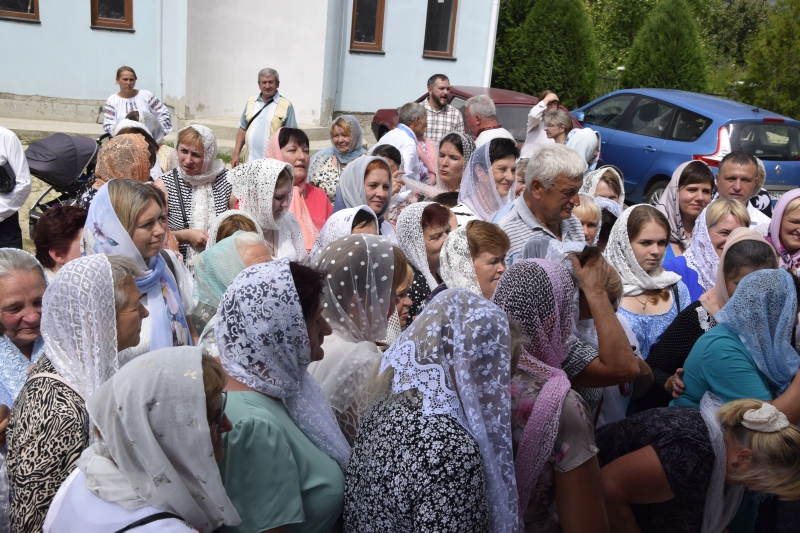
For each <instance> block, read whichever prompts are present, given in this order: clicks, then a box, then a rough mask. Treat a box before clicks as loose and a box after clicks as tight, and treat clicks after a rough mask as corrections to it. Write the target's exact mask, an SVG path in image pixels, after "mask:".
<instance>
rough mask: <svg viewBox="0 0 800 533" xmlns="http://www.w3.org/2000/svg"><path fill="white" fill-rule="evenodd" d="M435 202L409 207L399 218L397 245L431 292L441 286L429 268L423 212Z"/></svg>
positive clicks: (418, 203) (415, 204)
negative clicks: (423, 278) (423, 227)
mask: <svg viewBox="0 0 800 533" xmlns="http://www.w3.org/2000/svg"><path fill="white" fill-rule="evenodd" d="M433 203H435V202H417V203H414V204H411V205H409V206H408V207H406V208H405V209H403V212H402V213H400V216H399V217H397V227H396V228H395V229H396V231H397V244H398V245H399V246H400V248H401V249H402V250H403V252H404V253H405V254H406V257H407V258H408V262H409V263H411V264H412V265H413V266H414V268H416V269H417V270H419V271H420V272H422V275H423V276H425V281H427V282H428V288H429V289H430V290H433V289H435V288H436V287H438V286H439V283H438V282H437V281H436V278H435V277H434V276H433V274H432V273H431V268H430V267H429V266H428V252H427V251H426V250H425V233H424V231H423V229H422V212H423V211H424V210H425V208H426V207H428V206H429V205H431V204H433Z"/></svg>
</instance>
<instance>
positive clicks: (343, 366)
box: [308, 235, 395, 441]
mask: <svg viewBox="0 0 800 533" xmlns="http://www.w3.org/2000/svg"><path fill="white" fill-rule="evenodd" d="M316 266H317V268H318V269H320V270H324V271H326V272H327V273H328V275H327V280H326V282H325V289H324V291H323V296H322V306H323V311H322V316H323V317H324V318H325V320H326V321H327V322H328V324H329V325H330V326H331V328H332V329H333V333H332V334H331V335H329V336H328V337H325V342H324V343H323V344H322V349H323V350H324V351H325V358H324V359H323V360H322V361H318V362H314V363H311V365H309V367H308V372H309V374H311V376H312V377H313V378H314V379H315V380H316V382H317V383H319V386H320V387H321V388H322V392H324V393H325V396H326V397H327V398H328V401H330V404H331V407H332V408H333V413H334V414H335V415H336V418H337V420H338V421H339V426H340V427H341V428H342V431H343V432H344V434H345V436H347V437H348V439H349V440H351V441H352V439H353V438H355V436H356V430H358V421H359V419H360V418H361V415H363V414H364V412H365V411H366V408H367V404H368V403H369V400H370V397H371V394H370V391H369V389H368V388H367V385H368V382H369V379H370V378H371V377H372V373H373V371H374V370H375V368H376V367H377V366H378V364H379V363H380V360H381V351H380V350H379V349H378V346H377V343H378V342H380V341H381V340H383V339H384V338H386V335H387V323H388V320H389V316H390V315H391V314H392V312H395V309H394V305H393V304H395V298H394V294H393V290H394V287H393V286H392V285H393V280H394V269H395V258H394V247H393V246H392V243H390V242H389V241H388V240H387V239H386V238H384V237H379V236H377V235H350V236H347V237H342V238H341V239H338V240H335V241H333V242H332V243H331V244H330V245H328V246H327V247H326V248H325V249H324V250H323V251H322V253H321V254H320V256H319V261H318V262H317V265H316Z"/></svg>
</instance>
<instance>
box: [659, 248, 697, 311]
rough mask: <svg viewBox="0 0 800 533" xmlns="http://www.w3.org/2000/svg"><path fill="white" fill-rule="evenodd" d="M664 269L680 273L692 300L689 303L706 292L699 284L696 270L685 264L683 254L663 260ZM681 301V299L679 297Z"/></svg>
mask: <svg viewBox="0 0 800 533" xmlns="http://www.w3.org/2000/svg"><path fill="white" fill-rule="evenodd" d="M664 270H668V271H669V272H675V273H676V274H679V275H680V277H681V281H682V282H683V283H685V284H686V288H687V289H689V296H690V297H691V299H692V301H691V302H689V303H694V302H696V301H697V300H698V299H699V298H700V297H701V296H702V295H703V293H704V292H706V291H705V290H704V289H703V286H702V285H700V281H699V278H698V276H697V271H696V270H694V269H693V268H692V267H690V266H689V265H688V264H686V256H685V255H679V256H678V257H676V258H674V259H671V260H670V261H664ZM681 303H683V299H681Z"/></svg>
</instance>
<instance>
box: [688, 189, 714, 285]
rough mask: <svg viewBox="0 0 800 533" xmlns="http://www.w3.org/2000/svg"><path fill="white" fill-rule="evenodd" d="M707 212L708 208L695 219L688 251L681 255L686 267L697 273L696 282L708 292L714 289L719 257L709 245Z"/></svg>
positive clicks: (712, 246) (711, 245)
mask: <svg viewBox="0 0 800 533" xmlns="http://www.w3.org/2000/svg"><path fill="white" fill-rule="evenodd" d="M709 205H711V204H709ZM707 212H708V206H706V207H705V209H703V210H702V211H701V212H700V216H698V217H697V220H696V221H695V223H694V233H692V239H691V240H690V241H689V243H690V244H689V249H688V250H686V253H685V254H683V255H684V257H686V265H687V266H688V267H689V268H691V269H692V270H694V271H695V272H697V281H698V282H699V283H700V286H701V287H703V291H710V290H711V289H713V288H714V285H715V284H716V282H717V268H718V267H719V257H718V256H717V252H716V250H715V249H714V245H713V244H711V237H709V235H708V226H707V225H706V213H707Z"/></svg>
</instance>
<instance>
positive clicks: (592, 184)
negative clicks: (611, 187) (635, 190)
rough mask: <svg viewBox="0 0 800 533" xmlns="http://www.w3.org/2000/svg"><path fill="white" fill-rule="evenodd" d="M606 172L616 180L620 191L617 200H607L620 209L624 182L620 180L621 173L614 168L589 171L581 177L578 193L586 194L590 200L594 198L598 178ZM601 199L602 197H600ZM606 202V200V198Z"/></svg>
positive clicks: (623, 193) (623, 202)
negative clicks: (581, 182)
mask: <svg viewBox="0 0 800 533" xmlns="http://www.w3.org/2000/svg"><path fill="white" fill-rule="evenodd" d="M606 172H610V173H611V174H613V175H614V176H615V177H616V178H617V180H618V181H619V189H620V191H621V192H620V193H619V198H618V199H617V200H616V201H615V200H609V201H611V202H615V203H616V204H618V205H619V206H620V207H624V206H625V181H624V180H623V179H622V172H621V171H620V170H619V169H618V168H617V167H615V166H611V165H606V166H602V167H600V168H598V169H597V170H590V171H589V172H587V173H586V175H585V176H584V177H583V185H582V186H581V190H580V191H579V192H582V193H583V194H588V195H589V196H591V197H592V198H596V197H595V192H597V185H598V184H599V183H600V178H602V177H603V174H605V173H606ZM601 198H603V197H602V196H601ZM606 200H608V199H607V198H606ZM617 216H619V215H617Z"/></svg>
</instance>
